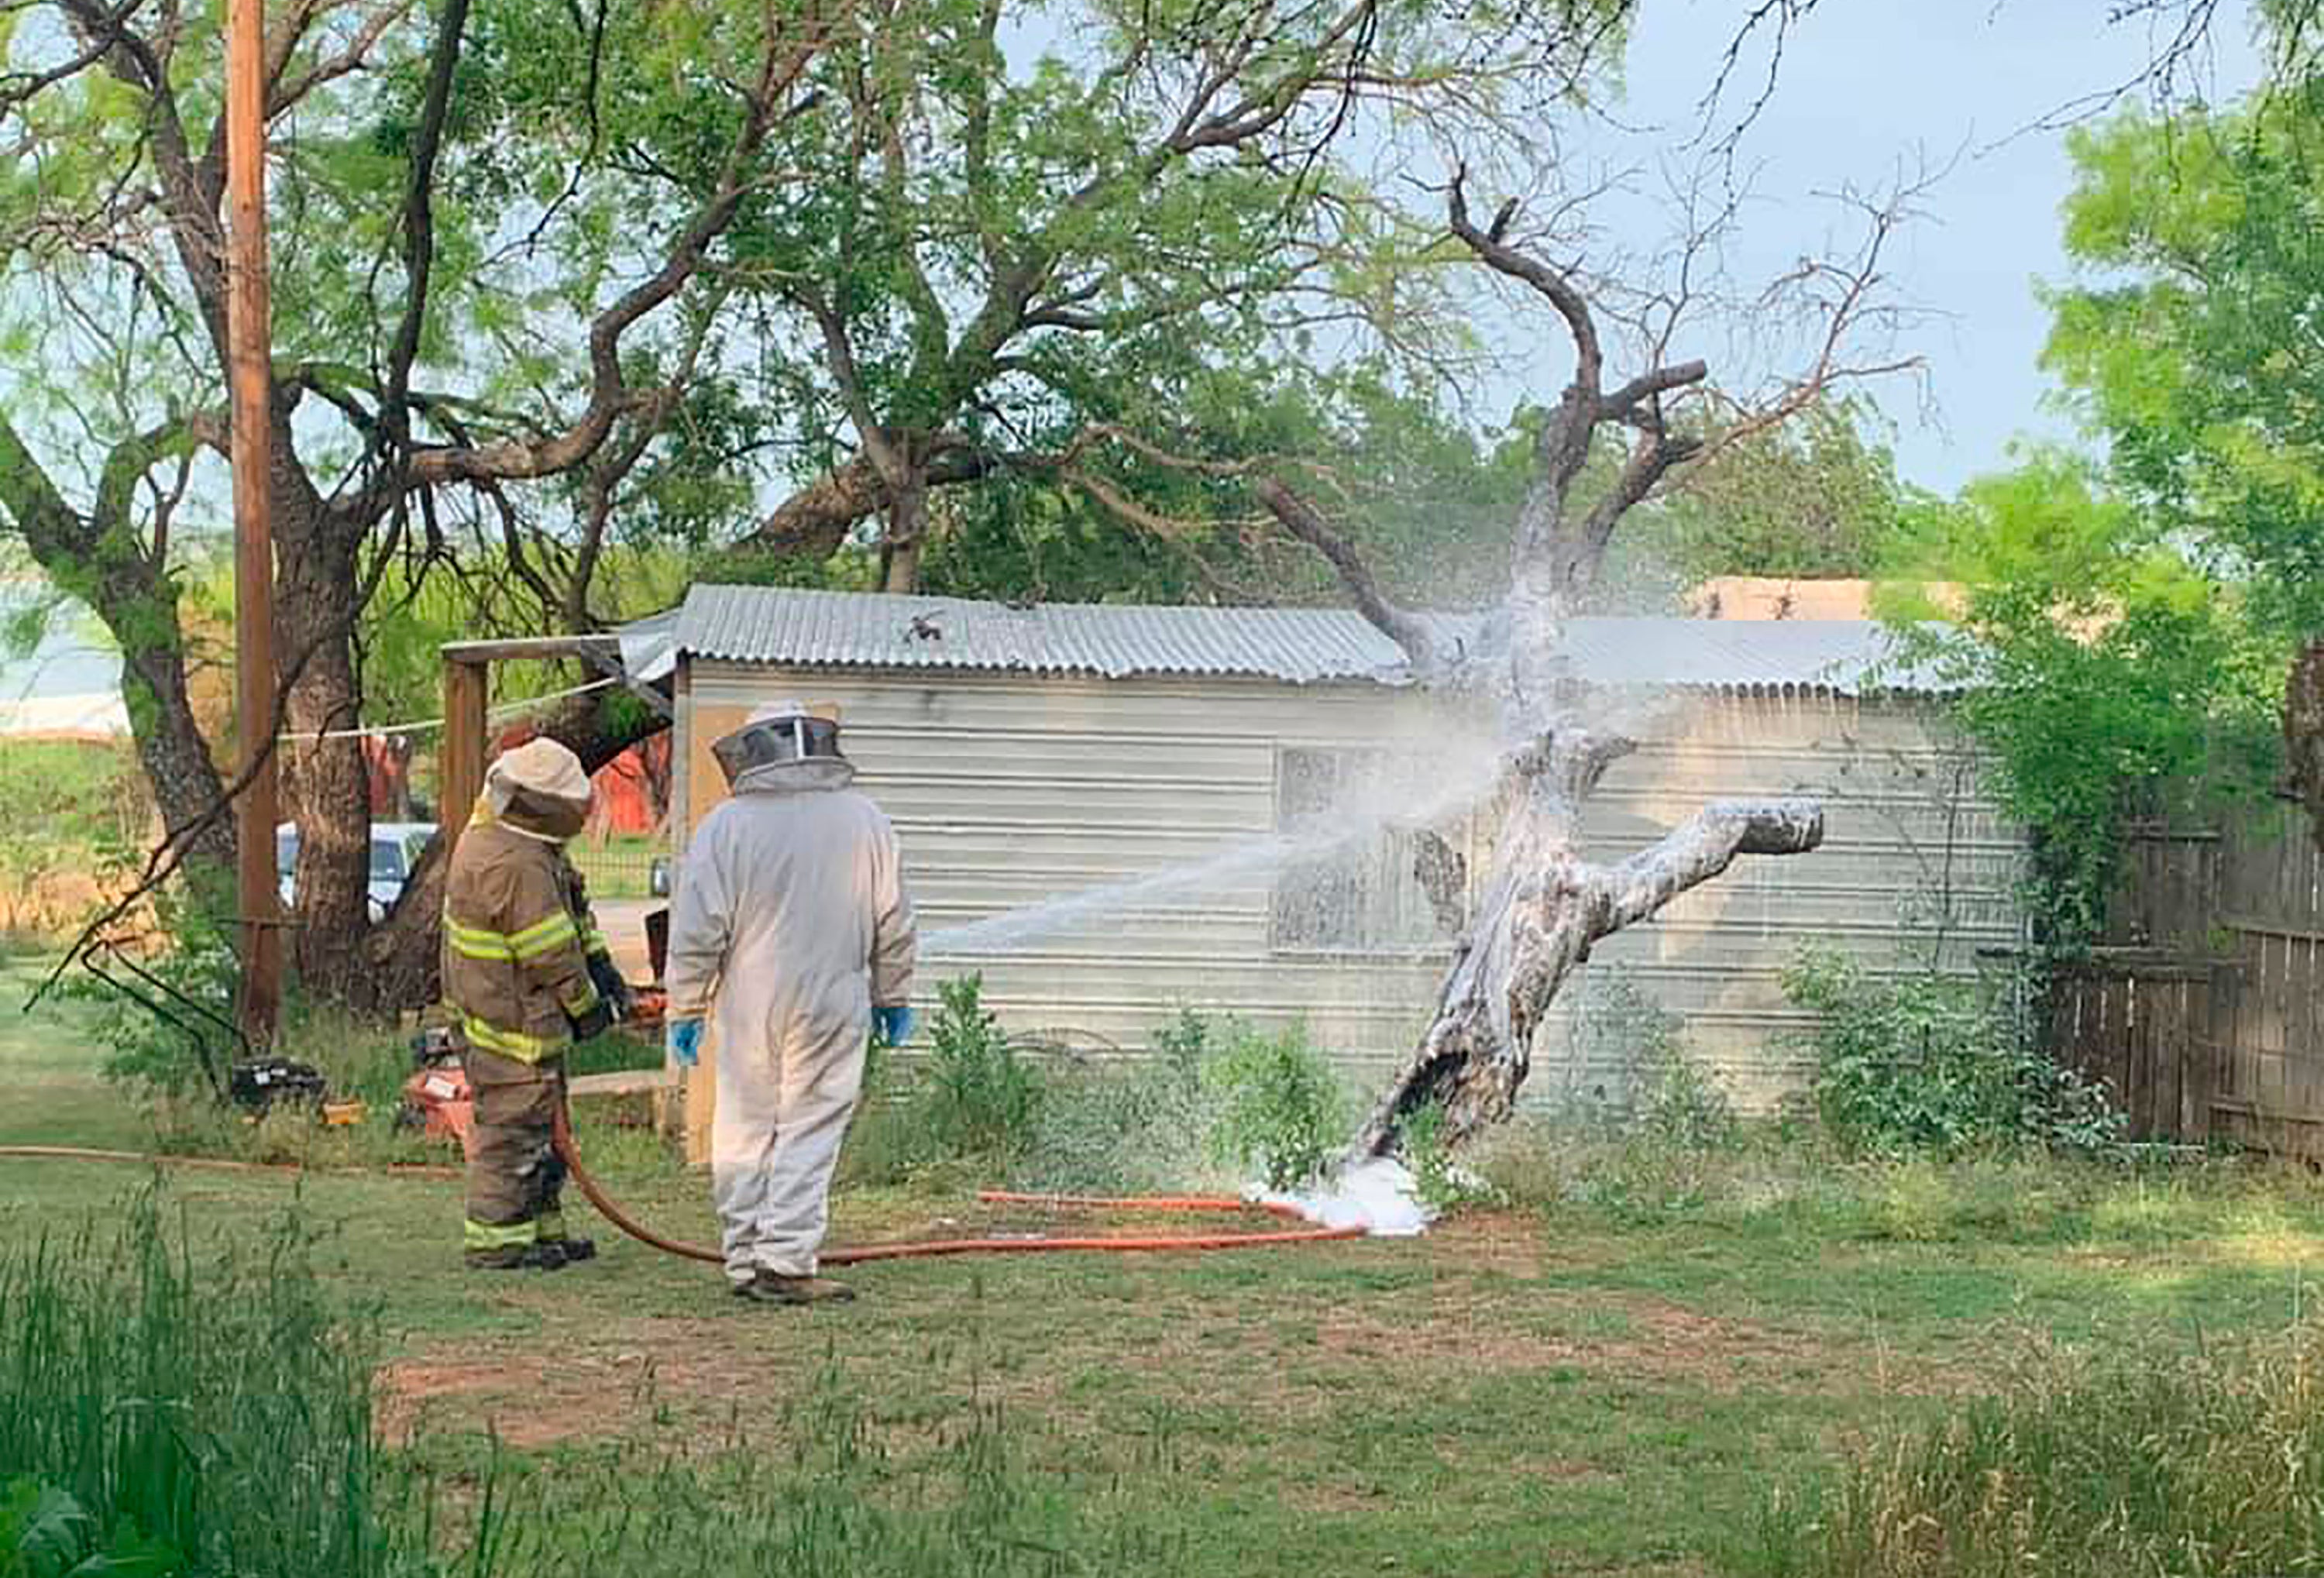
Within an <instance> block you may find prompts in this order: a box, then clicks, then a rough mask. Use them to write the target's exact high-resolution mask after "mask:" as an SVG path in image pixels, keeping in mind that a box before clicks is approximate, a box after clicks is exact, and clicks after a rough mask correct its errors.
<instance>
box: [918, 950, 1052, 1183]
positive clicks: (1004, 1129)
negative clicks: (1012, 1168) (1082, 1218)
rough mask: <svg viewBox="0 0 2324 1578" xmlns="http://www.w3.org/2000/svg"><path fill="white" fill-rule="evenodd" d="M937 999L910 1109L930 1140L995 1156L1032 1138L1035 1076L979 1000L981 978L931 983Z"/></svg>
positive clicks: (962, 1152)
mask: <svg viewBox="0 0 2324 1578" xmlns="http://www.w3.org/2000/svg"><path fill="white" fill-rule="evenodd" d="M937 991H938V994H939V996H940V998H941V999H942V1006H941V1007H940V1008H939V1009H938V1010H937V1012H936V1020H935V1022H934V1023H933V1024H931V1025H930V1026H929V1027H928V1047H929V1050H928V1058H927V1066H926V1067H925V1068H924V1069H923V1071H922V1073H921V1076H920V1081H919V1085H918V1091H917V1093H916V1096H917V1099H916V1101H915V1103H914V1111H915V1112H916V1114H917V1116H918V1119H919V1120H920V1121H921V1122H922V1123H923V1124H924V1125H925V1126H926V1129H927V1136H928V1140H929V1143H930V1144H931V1145H932V1146H933V1147H934V1148H935V1150H936V1153H937V1154H938V1155H940V1156H943V1157H945V1158H961V1159H979V1160H995V1161H997V1160H1002V1159H1006V1158H1010V1157H1014V1156H1017V1155H1019V1154H1021V1153H1022V1152H1023V1150H1024V1149H1025V1148H1026V1147H1027V1146H1028V1144H1030V1143H1031V1140H1032V1137H1033V1124H1034V1121H1035V1120H1036V1118H1037V1116H1038V1115H1039V1112H1040V1109H1041V1096H1042V1084H1043V1082H1042V1078H1041V1073H1040V1070H1038V1069H1037V1068H1035V1067H1034V1066H1032V1065H1031V1064H1030V1063H1028V1062H1027V1061H1026V1060H1025V1059H1024V1058H1023V1057H1020V1056H1019V1053H1018V1049H1017V1047H1016V1046H1015V1045H1014V1043H1012V1042H1011V1041H1010V1038H1008V1036H1006V1035H1005V1034H1003V1033H1002V1031H1001V1021H1000V1020H997V1019H995V1018H994V1017H993V1016H992V1015H991V1013H989V1012H987V1011H986V1010H985V1008H984V1001H983V993H984V979H983V977H982V976H981V975H963V976H956V977H954V979H952V980H950V981H946V982H945V983H943V984H942V985H941V986H940V987H939V988H938V989H937Z"/></svg>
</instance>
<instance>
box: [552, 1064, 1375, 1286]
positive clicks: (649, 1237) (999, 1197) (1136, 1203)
mask: <svg viewBox="0 0 2324 1578" xmlns="http://www.w3.org/2000/svg"><path fill="white" fill-rule="evenodd" d="M554 1134H555V1140H556V1145H557V1155H558V1159H560V1160H562V1161H563V1162H564V1163H565V1170H566V1171H567V1173H569V1174H571V1175H572V1178H573V1181H574V1183H576V1184H577V1185H578V1186H580V1189H581V1193H582V1194H583V1195H586V1196H587V1197H588V1201H589V1204H592V1205H595V1207H596V1208H597V1211H598V1213H599V1214H600V1215H602V1216H604V1219H605V1220H606V1221H608V1222H610V1223H613V1225H614V1226H615V1227H617V1228H619V1229H621V1230H622V1232H625V1233H627V1234H629V1235H630V1236H631V1237H632V1238H633V1239H635V1240H637V1241H639V1242H640V1243H641V1244H645V1245H648V1246H650V1247H651V1248H653V1249H657V1250H661V1251H662V1253H664V1254H666V1255H676V1256H678V1257H679V1258H680V1259H681V1260H702V1261H705V1262H707V1263H709V1264H711V1265H714V1266H716V1265H724V1263H725V1260H726V1257H725V1256H724V1254H723V1253H721V1252H720V1251H718V1250H708V1249H704V1248H703V1247H702V1246H701V1245H699V1244H689V1243H682V1242H680V1241H678V1240H676V1239H668V1238H664V1237H662V1236H661V1235H660V1234H659V1233H658V1232H654V1231H653V1230H652V1229H650V1228H648V1227H646V1226H644V1225H642V1224H641V1223H639V1222H637V1221H636V1220H635V1219H634V1218H632V1216H631V1215H630V1214H629V1213H627V1212H626V1211H623V1210H622V1208H621V1206H620V1205H619V1204H616V1203H615V1202H614V1200H613V1197H612V1196H611V1195H607V1194H606V1193H605V1191H604V1188H603V1187H602V1186H599V1184H598V1182H597V1180H596V1179H595V1178H593V1177H590V1176H589V1169H588V1168H586V1167H583V1166H582V1165H581V1156H580V1152H579V1150H578V1149H577V1148H576V1146H575V1145H574V1143H573V1127H572V1124H571V1123H570V1122H569V1121H567V1117H566V1112H565V1103H564V1102H563V1101H562V1100H559V1101H558V1103H557V1109H556V1128H555V1130H554ZM977 1198H978V1199H979V1200H981V1201H982V1202H984V1203H985V1204H1010V1205H1049V1206H1084V1207H1104V1208H1108V1209H1111V1210H1118V1211H1167V1212H1212V1211H1221V1212H1226V1211H1232V1212H1242V1211H1251V1210H1259V1211H1264V1212H1267V1213H1269V1214H1270V1215H1274V1216H1277V1217H1284V1218H1287V1219H1289V1220H1292V1221H1297V1220H1299V1213H1297V1212H1296V1211H1295V1210H1293V1209H1292V1208H1291V1207H1290V1206H1288V1205H1277V1204H1265V1203H1257V1202H1252V1201H1249V1200H1238V1199H1236V1198H1234V1197H1233V1196H1231V1195H1142V1196H1136V1197H1132V1198H1129V1199H1120V1200H1116V1199H1108V1198H1103V1197H1101V1196H1098V1195H1012V1194H1010V1193H1008V1192H1006V1191H1004V1190H1000V1189H987V1190H985V1191H984V1192H982V1194H980V1195H977ZM1363 1236H1364V1230H1363V1229H1362V1228H1360V1227H1302V1228H1294V1229H1277V1230H1274V1231H1271V1232H1213V1233H1189V1234H1181V1235H1177V1236H1148V1237H1140V1238H946V1239H921V1240H917V1241H911V1242H908V1243H895V1244H865V1245H862V1246H861V1247H860V1248H856V1249H838V1250H824V1251H823V1252H822V1253H821V1254H820V1255H818V1256H817V1257H816V1259H818V1260H821V1261H822V1262H823V1263H824V1264H825V1265H826V1266H859V1265H862V1264H863V1263H864V1262H865V1261H867V1260H918V1259H920V1258H922V1257H927V1256H935V1255H1028V1254H1040V1253H1045V1252H1046V1253H1056V1252H1058V1251H1061V1250H1110V1251H1112V1252H1114V1253H1117V1254H1130V1253H1135V1252H1138V1251H1141V1250H1145V1251H1157V1250H1240V1249H1247V1248H1250V1247H1253V1246H1256V1245H1261V1244H1312V1243H1323V1242H1325V1241H1331V1240H1334V1239H1351V1238H1361V1237H1363Z"/></svg>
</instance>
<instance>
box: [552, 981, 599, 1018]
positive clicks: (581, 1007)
mask: <svg viewBox="0 0 2324 1578" xmlns="http://www.w3.org/2000/svg"><path fill="white" fill-rule="evenodd" d="M562 1001H563V1002H564V1004H565V1011H566V1012H567V1013H569V1014H571V1015H573V1016H574V1017H575V1018H576V1019H578V1018H579V1017H580V1016H581V1015H583V1014H585V1013H587V1012H588V1011H589V1010H591V1009H593V1008H595V1007H596V1006H597V1004H598V1003H600V1002H601V1001H604V999H602V998H600V997H599V996H598V995H597V988H596V985H595V983H594V982H589V981H584V982H582V983H580V990H579V991H578V992H575V993H574V994H573V995H572V996H570V997H567V998H565V999H563V1000H562Z"/></svg>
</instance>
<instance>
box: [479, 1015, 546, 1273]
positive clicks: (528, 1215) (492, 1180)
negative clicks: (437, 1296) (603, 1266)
mask: <svg viewBox="0 0 2324 1578" xmlns="http://www.w3.org/2000/svg"><path fill="white" fill-rule="evenodd" d="M463 1061H464V1063H465V1064H466V1068H467V1071H468V1084H469V1087H470V1089H471V1090H472V1091H473V1092H474V1093H475V1103H476V1114H475V1140H474V1143H473V1145H472V1146H471V1147H470V1149H469V1153H468V1220H467V1228H466V1234H465V1242H466V1249H467V1250H468V1252H469V1253H470V1254H491V1253H493V1252H496V1251H506V1250H521V1249H523V1248H524V1247H525V1246H526V1245H528V1244H534V1243H555V1242H558V1241H561V1240H563V1238H564V1237H565V1217H564V1215H563V1213H562V1212H561V1211H560V1210H559V1209H558V1194H559V1191H560V1190H561V1189H562V1188H563V1187H564V1184H565V1164H564V1163H563V1162H561V1161H559V1160H558V1158H557V1151H556V1149H555V1147H554V1145H553V1144H552V1143H551V1135H552V1133H553V1130H552V1127H551V1125H552V1122H553V1121H554V1114H555V1112H556V1111H557V1103H558V1101H560V1100H561V1099H562V1098H563V1094H564V1093H563V1087H564V1083H565V1062H564V1059H563V1058H561V1057H549V1058H545V1059H543V1060H542V1061H541V1062H539V1063H538V1064H531V1063H523V1062H520V1061H519V1060H518V1059H516V1058H513V1057H503V1056H501V1054H499V1053H497V1052H487V1051H485V1050H484V1048H482V1047H469V1048H468V1049H467V1052H466V1055H465V1056H464V1058H463Z"/></svg>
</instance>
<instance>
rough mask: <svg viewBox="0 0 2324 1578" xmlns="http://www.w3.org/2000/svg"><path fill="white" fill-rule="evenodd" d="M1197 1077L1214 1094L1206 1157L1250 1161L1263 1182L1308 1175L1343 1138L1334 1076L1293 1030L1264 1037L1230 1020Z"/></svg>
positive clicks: (1309, 1178) (1283, 1185)
mask: <svg viewBox="0 0 2324 1578" xmlns="http://www.w3.org/2000/svg"><path fill="white" fill-rule="evenodd" d="M1202 1080H1203V1086H1204V1087H1205V1088H1206V1089H1208V1090H1210V1091H1213V1092H1214V1093H1216V1094H1217V1096H1218V1098H1219V1101H1220V1110H1219V1113H1218V1121H1217V1124H1216V1126H1215V1127H1214V1128H1213V1130H1212V1136H1211V1151H1212V1154H1213V1157H1214V1158H1216V1159H1217V1160H1218V1161H1220V1162H1222V1163H1224V1164H1226V1165H1229V1166H1232V1167H1240V1168H1256V1169H1257V1170H1258V1173H1259V1177H1261V1178H1262V1179H1263V1180H1264V1181H1265V1182H1266V1184H1267V1186H1268V1187H1269V1188H1273V1189H1296V1188H1299V1187H1302V1186H1305V1185H1307V1184H1311V1183H1313V1182H1314V1181H1315V1179H1316V1178H1318V1177H1321V1176H1322V1175H1323V1169H1324V1167H1325V1165H1326V1164H1327V1163H1328V1162H1329V1161H1330V1160H1331V1158H1332V1156H1333V1152H1334V1151H1335V1150H1336V1149H1338V1147H1339V1146H1340V1144H1341V1143H1342V1141H1343V1140H1345V1139H1346V1134H1345V1132H1344V1125H1345V1121H1346V1107H1347V1103H1346V1101H1345V1099H1344V1097H1343V1095H1342V1091H1341V1089H1340V1083H1339V1078H1338V1076H1337V1075H1335V1074H1333V1070H1332V1066H1331V1065H1330V1063H1328V1062H1327V1061H1325V1059H1324V1057H1323V1054H1322V1053H1320V1052H1318V1051H1316V1050H1315V1048H1314V1047H1313V1046H1311V1045H1309V1043H1308V1040H1307V1038H1306V1036H1305V1033H1304V1032H1302V1031H1300V1030H1296V1029H1290V1030H1285V1031H1283V1032H1281V1033H1280V1034H1278V1035H1274V1036H1267V1035H1262V1034H1261V1033H1259V1031H1257V1030H1254V1029H1250V1028H1249V1027H1248V1026H1240V1025H1238V1026H1232V1027H1231V1028H1230V1029H1229V1030H1228V1032H1227V1038H1226V1041H1225V1044H1224V1045H1223V1046H1222V1047H1219V1048H1218V1049H1217V1050H1216V1051H1214V1052H1212V1053H1210V1054H1209V1055H1208V1056H1207V1057H1206V1058H1205V1060H1204V1062H1203V1071H1202Z"/></svg>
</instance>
